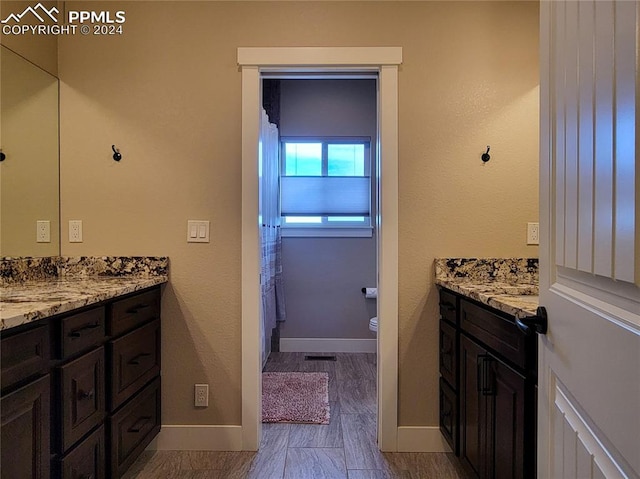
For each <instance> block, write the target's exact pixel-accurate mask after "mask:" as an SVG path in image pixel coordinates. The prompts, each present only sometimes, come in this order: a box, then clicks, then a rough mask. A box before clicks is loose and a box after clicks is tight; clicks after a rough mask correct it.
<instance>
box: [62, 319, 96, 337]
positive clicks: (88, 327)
mask: <svg viewBox="0 0 640 479" xmlns="http://www.w3.org/2000/svg"><path fill="white" fill-rule="evenodd" d="M99 327H100V323H93V324H87V325H86V326H83V327H81V328H78V329H74V330H73V331H71V332H70V333H69V337H70V338H79V337H80V336H82V333H83V332H85V331H91V330H92V329H96V328H99Z"/></svg>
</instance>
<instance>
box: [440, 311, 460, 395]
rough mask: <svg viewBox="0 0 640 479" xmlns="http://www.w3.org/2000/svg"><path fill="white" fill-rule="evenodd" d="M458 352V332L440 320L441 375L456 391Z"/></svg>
mask: <svg viewBox="0 0 640 479" xmlns="http://www.w3.org/2000/svg"><path fill="white" fill-rule="evenodd" d="M456 351H457V347H456V330H455V329H454V328H453V327H452V326H451V325H449V323H447V322H446V321H442V320H440V374H441V375H442V377H443V378H444V379H445V380H446V381H447V382H448V383H449V386H451V387H452V388H454V389H456V388H457V384H458V381H457V378H458V358H457V355H456Z"/></svg>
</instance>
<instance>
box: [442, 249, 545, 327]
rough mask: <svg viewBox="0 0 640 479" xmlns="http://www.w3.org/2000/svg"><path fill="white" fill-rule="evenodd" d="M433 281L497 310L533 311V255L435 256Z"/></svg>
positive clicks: (535, 262) (535, 287)
mask: <svg viewBox="0 0 640 479" xmlns="http://www.w3.org/2000/svg"><path fill="white" fill-rule="evenodd" d="M434 265H435V276H436V278H435V281H436V284H437V285H439V286H441V287H443V288H447V289H449V290H451V291H454V292H456V293H458V294H460V295H462V296H466V297H467V298H471V299H474V300H476V301H479V302H480V303H482V304H486V305H487V306H491V307H492V308H495V309H497V310H499V311H502V312H504V313H507V314H510V315H512V316H516V315H535V313H536V308H537V307H538V294H539V291H540V290H539V287H538V279H539V275H538V259H537V258H436V259H435V261H434Z"/></svg>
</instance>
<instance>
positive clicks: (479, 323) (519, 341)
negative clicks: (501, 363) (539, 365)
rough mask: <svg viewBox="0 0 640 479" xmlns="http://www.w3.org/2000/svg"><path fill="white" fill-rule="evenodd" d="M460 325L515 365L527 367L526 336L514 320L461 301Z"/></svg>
mask: <svg viewBox="0 0 640 479" xmlns="http://www.w3.org/2000/svg"><path fill="white" fill-rule="evenodd" d="M460 325H461V328H462V330H463V331H466V332H467V333H469V334H470V335H471V336H473V337H474V338H476V339H477V340H479V341H481V342H483V343H484V344H485V345H487V346H488V347H489V348H491V349H493V350H494V351H496V352H497V353H498V354H500V355H502V356H503V357H504V358H505V359H507V360H509V361H511V362H513V364H514V365H516V366H518V367H520V368H523V369H524V368H525V367H526V366H527V364H526V360H527V344H526V336H525V335H524V334H523V333H522V332H520V330H519V329H518V328H517V326H516V324H515V322H514V320H513V319H511V320H509V319H507V318H503V317H502V316H499V315H497V314H495V313H493V312H491V311H488V310H486V309H484V308H481V307H480V306H477V305H475V304H473V303H470V302H469V301H465V300H461V301H460ZM534 339H535V338H534Z"/></svg>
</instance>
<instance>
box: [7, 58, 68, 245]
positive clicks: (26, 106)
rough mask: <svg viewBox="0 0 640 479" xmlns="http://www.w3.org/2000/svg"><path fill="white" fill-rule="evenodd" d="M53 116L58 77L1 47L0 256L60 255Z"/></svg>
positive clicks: (54, 116)
mask: <svg viewBox="0 0 640 479" xmlns="http://www.w3.org/2000/svg"><path fill="white" fill-rule="evenodd" d="M58 118H59V116H58V79H57V78H56V77H55V76H53V75H51V74H50V73H48V72H46V71H44V70H42V69H41V68H39V67H38V66H36V65H34V64H33V63H31V62H29V61H28V60H26V59H25V58H23V57H21V56H20V55H17V54H16V53H15V52H13V51H12V50H10V49H8V48H7V47H5V46H4V45H3V46H1V47H0V149H1V151H2V155H0V158H4V160H3V161H1V162H0V256H4V257H16V256H56V255H59V254H60V193H59V185H60V181H59V171H60V168H59V161H58V160H59V144H58V139H59V135H58ZM39 221H45V222H46V221H48V222H49V235H48V236H49V237H48V239H49V241H46V240H47V238H46V236H47V235H46V229H47V228H46V224H42V223H41V224H38V222H39Z"/></svg>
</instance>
